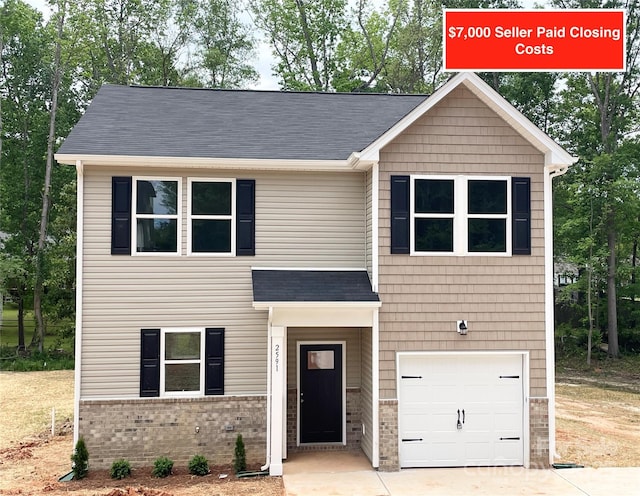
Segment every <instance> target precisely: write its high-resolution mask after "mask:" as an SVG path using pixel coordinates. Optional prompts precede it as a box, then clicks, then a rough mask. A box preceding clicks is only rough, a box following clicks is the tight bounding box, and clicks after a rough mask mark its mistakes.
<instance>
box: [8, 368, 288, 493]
mask: <svg viewBox="0 0 640 496" xmlns="http://www.w3.org/2000/svg"><path fill="white" fill-rule="evenodd" d="M0 398H2V416H1V417H0V495H25V496H26V495H29V496H30V495H33V496H36V495H43V494H46V495H49V496H63V495H66V496H69V495H70V494H71V495H75V496H203V495H207V496H216V495H217V496H232V495H233V496H235V495H239V496H245V495H246V496H249V495H256V496H282V495H283V494H284V486H283V484H282V478H280V477H257V478H246V479H237V478H236V477H235V476H234V475H233V470H232V468H231V467H210V468H211V473H210V474H209V475H206V476H204V477H197V476H193V475H191V474H189V473H188V472H187V469H186V467H184V468H181V467H174V473H173V474H172V475H171V476H169V477H167V478H164V479H159V478H156V477H153V476H152V475H151V468H143V469H133V470H132V476H131V477H127V478H126V479H123V480H119V481H118V480H114V479H111V477H110V475H109V471H107V470H90V471H89V475H88V477H87V478H86V479H82V480H80V481H75V480H74V481H69V482H59V481H58V479H59V478H60V477H61V476H62V475H65V474H66V473H67V472H69V470H70V469H71V460H70V457H71V453H72V451H73V436H72V430H73V423H72V421H71V417H72V415H73V371H70V370H65V371H52V372H0ZM52 407H54V408H55V409H56V412H57V413H56V417H57V421H56V428H55V431H56V435H55V436H53V437H51V408H52ZM89 455H91V454H89ZM89 462H91V459H89ZM221 474H226V477H224V478H220V475H221Z"/></svg>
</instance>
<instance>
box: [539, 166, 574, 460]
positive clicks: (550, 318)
mask: <svg viewBox="0 0 640 496" xmlns="http://www.w3.org/2000/svg"><path fill="white" fill-rule="evenodd" d="M568 168H569V167H568V166H567V165H564V166H559V165H549V166H545V175H544V231H545V233H544V250H545V253H544V259H545V281H544V285H545V328H546V349H547V354H546V369H547V370H546V372H547V374H546V375H547V397H548V398H549V405H548V409H549V410H548V411H549V464H550V465H552V464H553V463H554V461H555V458H556V457H557V456H558V454H557V453H556V393H555V387H556V386H555V382H556V370H555V341H554V337H555V319H554V306H553V188H552V180H553V178H555V177H559V176H561V175H563V174H564V173H565V172H567V170H568Z"/></svg>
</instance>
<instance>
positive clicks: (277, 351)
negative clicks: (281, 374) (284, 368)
mask: <svg viewBox="0 0 640 496" xmlns="http://www.w3.org/2000/svg"><path fill="white" fill-rule="evenodd" d="M274 356H275V358H274V360H273V363H274V364H275V367H276V372H278V371H279V370H280V345H279V344H277V345H275V347H274Z"/></svg>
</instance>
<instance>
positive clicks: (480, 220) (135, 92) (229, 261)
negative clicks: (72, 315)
mask: <svg viewBox="0 0 640 496" xmlns="http://www.w3.org/2000/svg"><path fill="white" fill-rule="evenodd" d="M56 158H57V160H58V162H60V163H63V164H69V165H73V166H75V167H76V169H77V173H78V254H77V264H78V271H77V274H78V279H77V291H78V295H77V296H78V298H77V302H78V303H77V327H76V384H75V387H76V400H75V435H76V437H78V436H80V435H82V436H83V437H84V438H85V440H86V443H87V446H88V449H89V452H90V456H91V460H92V466H94V467H100V466H102V467H107V466H108V465H110V463H111V462H112V461H113V460H115V459H117V458H119V457H123V456H124V457H127V458H128V459H129V460H130V461H131V462H132V463H134V464H137V465H141V464H146V465H150V464H151V463H152V462H153V460H154V459H155V458H157V457H158V456H161V455H167V456H169V457H171V458H173V459H174V460H176V462H186V460H188V459H189V458H190V457H191V456H193V455H194V454H203V455H205V456H207V457H208V458H209V460H211V461H212V462H215V463H229V462H231V459H232V457H233V446H234V442H235V438H236V435H237V434H242V435H243V437H244V440H245V443H246V446H247V454H248V457H249V459H250V461H253V462H261V463H264V468H265V469H267V468H268V469H269V470H270V473H271V474H273V475H280V474H282V468H283V467H282V465H283V460H286V458H287V454H288V453H289V452H292V451H295V450H308V449H359V450H362V451H363V452H364V453H365V454H366V456H367V457H368V458H369V460H370V461H371V465H372V467H375V468H379V469H380V470H398V469H399V468H402V467H434V466H438V467H441V466H470V465H476V466H481V465H522V466H531V467H533V466H548V465H549V462H550V461H551V457H552V456H553V453H554V369H553V367H554V355H553V349H554V348H553V263H552V224H551V213H552V212H551V187H552V184H551V183H552V178H553V177H554V176H558V175H560V174H562V173H564V172H565V171H566V169H567V167H568V166H569V165H570V164H572V163H573V162H574V158H573V157H571V156H570V155H569V154H568V153H567V152H565V151H564V150H563V149H562V148H561V147H560V146H558V145H557V144H556V143H554V142H553V141H552V140H551V139H550V138H549V137H548V136H547V135H545V134H544V133H542V132H541V131H540V130H539V129H537V128H536V127H535V126H534V125H533V124H532V123H531V122H530V121H528V120H527V119H526V118H525V117H524V116H523V115H521V114H520V113H519V112H518V111H517V110H515V109H514V108H513V107H512V106H511V105H510V104H509V103H507V102H506V101H505V100H504V99H503V98H502V97H500V96H499V95H498V94H497V93H496V92H495V91H493V90H492V89H491V88H490V87H489V86H487V85H486V84H485V83H484V82H483V81H482V80H481V79H480V78H478V77H477V76H476V75H474V74H471V73H461V74H458V75H455V76H454V77H452V78H451V79H450V80H449V81H448V82H447V83H446V84H445V85H443V86H442V87H441V88H440V89H439V90H437V91H436V92H435V93H434V94H433V95H431V96H429V97H427V96H421V95H383V94H341V93H295V92H260V91H227V90H203V89H180V88H155V87H154V88H152V87H122V86H109V85H107V86H104V87H103V88H102V89H101V90H100V91H99V92H98V94H97V96H96V97H95V99H94V100H93V102H92V104H91V105H90V106H89V108H88V109H87V112H86V114H85V115H84V116H83V117H82V119H81V120H80V121H79V123H78V124H77V126H76V127H75V128H74V129H73V131H72V132H71V134H70V135H69V137H68V138H67V139H66V141H65V142H64V144H63V145H62V147H61V148H60V150H59V152H58V154H57V155H56Z"/></svg>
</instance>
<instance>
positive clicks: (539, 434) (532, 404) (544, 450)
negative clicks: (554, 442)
mask: <svg viewBox="0 0 640 496" xmlns="http://www.w3.org/2000/svg"><path fill="white" fill-rule="evenodd" d="M529 440H530V443H531V450H530V452H529V453H530V463H531V465H530V466H531V468H549V399H548V398H529Z"/></svg>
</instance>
